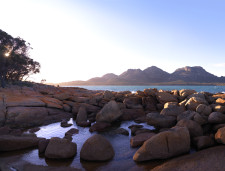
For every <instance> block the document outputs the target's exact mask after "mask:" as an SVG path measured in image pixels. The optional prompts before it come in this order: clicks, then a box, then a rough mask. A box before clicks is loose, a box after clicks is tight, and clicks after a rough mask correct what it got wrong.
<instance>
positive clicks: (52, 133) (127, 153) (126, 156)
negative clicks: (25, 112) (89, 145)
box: [0, 119, 154, 171]
mask: <svg viewBox="0 0 225 171" xmlns="http://www.w3.org/2000/svg"><path fill="white" fill-rule="evenodd" d="M69 123H72V124H73V125H72V126H71V127H67V128H62V127H61V126H60V123H54V124H50V125H47V126H42V127H41V129H40V130H39V131H38V132H36V135H37V136H38V137H44V138H51V137H60V138H63V137H64V135H65V133H66V132H67V131H68V130H69V129H71V128H77V129H79V134H75V135H73V142H75V143H76V144H77V155H76V156H75V157H74V158H72V159H69V160H50V159H45V158H44V156H39V154H38V150H37V149H32V150H23V151H17V152H11V153H8V154H11V156H13V155H19V157H20V158H21V160H23V161H26V162H29V163H32V164H35V165H43V166H57V167H58V166H70V167H74V168H80V169H84V170H90V171H92V170H93V171H94V170H132V169H137V168H138V170H145V169H146V168H149V166H154V162H145V163H138V164H137V163H135V162H134V161H133V159H132V158H133V155H134V153H135V152H136V150H137V148H131V147H130V138H131V131H130V129H128V126H130V125H132V124H136V123H135V122H133V121H127V122H122V123H118V124H116V126H115V128H112V129H116V128H117V127H121V128H124V129H126V130H128V131H129V136H125V135H113V134H110V133H109V132H105V133H101V134H102V135H103V136H104V137H105V138H107V139H108V140H109V141H110V142H111V144H112V146H113V148H114V150H115V156H114V158H113V160H111V161H108V162H89V161H83V160H80V150H81V147H82V145H83V144H84V142H85V141H86V140H87V139H88V138H89V137H91V136H92V135H94V134H95V133H90V132H89V128H83V127H79V126H77V125H76V122H74V121H73V119H71V120H70V121H69ZM141 125H143V126H144V128H148V129H154V127H151V126H149V125H147V124H145V123H142V124H141ZM2 157H3V156H2V155H1V156H0V158H2ZM151 163H152V164H151Z"/></svg>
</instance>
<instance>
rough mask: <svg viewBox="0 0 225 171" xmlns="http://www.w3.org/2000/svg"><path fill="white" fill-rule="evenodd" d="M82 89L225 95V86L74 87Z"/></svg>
mask: <svg viewBox="0 0 225 171" xmlns="http://www.w3.org/2000/svg"><path fill="white" fill-rule="evenodd" d="M74 87H81V88H85V89H88V90H109V91H116V92H118V91H131V92H136V91H138V90H140V91H143V90H144V89H147V88H157V89H158V90H160V89H161V90H182V89H192V90H196V91H197V92H202V91H204V92H210V93H225V86H148V85H146V86H133V85H132V86H115V85H111V86H74Z"/></svg>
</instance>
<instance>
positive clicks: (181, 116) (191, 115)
mask: <svg viewBox="0 0 225 171" xmlns="http://www.w3.org/2000/svg"><path fill="white" fill-rule="evenodd" d="M196 114H197V112H194V111H191V110H187V111H185V112H183V113H181V114H179V115H178V116H177V121H180V120H182V119H189V120H193V119H194V116H195V115H196Z"/></svg>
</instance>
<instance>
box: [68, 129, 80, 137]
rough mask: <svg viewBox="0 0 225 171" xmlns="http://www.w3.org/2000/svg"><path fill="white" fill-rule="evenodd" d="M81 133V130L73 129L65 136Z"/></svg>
mask: <svg viewBox="0 0 225 171" xmlns="http://www.w3.org/2000/svg"><path fill="white" fill-rule="evenodd" d="M78 133H79V130H78V129H76V128H71V129H70V130H68V131H67V132H66V133H65V136H66V135H74V134H78Z"/></svg>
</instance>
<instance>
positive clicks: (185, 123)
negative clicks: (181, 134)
mask: <svg viewBox="0 0 225 171" xmlns="http://www.w3.org/2000/svg"><path fill="white" fill-rule="evenodd" d="M177 126H180V127H187V129H188V130H189V133H190V136H191V137H198V136H202V135H203V130H202V127H201V126H200V125H199V124H198V123H196V122H195V121H192V120H188V119H183V120H180V121H179V122H178V123H177Z"/></svg>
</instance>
